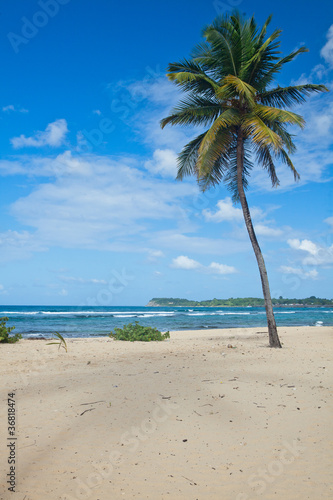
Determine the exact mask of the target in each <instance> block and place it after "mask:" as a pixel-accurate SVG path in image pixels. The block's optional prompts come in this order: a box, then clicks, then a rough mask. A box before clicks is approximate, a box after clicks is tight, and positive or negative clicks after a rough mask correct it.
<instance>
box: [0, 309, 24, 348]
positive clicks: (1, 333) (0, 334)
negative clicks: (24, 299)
mask: <svg viewBox="0 0 333 500" xmlns="http://www.w3.org/2000/svg"><path fill="white" fill-rule="evenodd" d="M7 321H8V318H7V317H5V316H4V317H3V318H0V343H1V344H15V342H18V341H19V340H20V339H21V338H22V335H21V334H20V333H16V334H15V335H12V336H11V337H10V335H9V334H10V332H11V331H13V330H14V329H15V326H7V325H6V322H7Z"/></svg>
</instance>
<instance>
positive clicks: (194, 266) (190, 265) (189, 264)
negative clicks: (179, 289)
mask: <svg viewBox="0 0 333 500" xmlns="http://www.w3.org/2000/svg"><path fill="white" fill-rule="evenodd" d="M170 267H173V268H175V269H186V270H196V271H201V272H206V273H212V274H223V275H225V274H233V273H236V272H237V270H236V268H234V267H232V266H227V265H226V264H219V263H218V262H211V263H210V264H209V265H208V266H204V265H203V264H200V262H198V261H196V260H193V259H190V258H189V257H187V256H186V255H180V256H179V257H176V258H175V259H173V260H172V263H171V265H170Z"/></svg>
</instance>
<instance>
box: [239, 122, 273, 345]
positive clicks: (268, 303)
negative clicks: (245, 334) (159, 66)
mask: <svg viewBox="0 0 333 500" xmlns="http://www.w3.org/2000/svg"><path fill="white" fill-rule="evenodd" d="M243 165H244V142H243V136H242V132H241V131H239V132H238V137H237V188H238V194H239V199H240V202H241V205H242V210H243V215H244V220H245V225H246V229H247V232H248V233H249V237H250V240H251V243H252V247H253V250H254V253H255V256H256V259H257V262H258V267H259V273H260V279H261V285H262V291H263V295H264V300H265V309H266V316H267V325H268V335H269V345H270V347H282V346H281V343H280V340H279V336H278V332H277V328H276V322H275V317H274V313H273V305H272V299H271V293H270V290H269V283H268V277H267V271H266V266H265V261H264V257H263V255H262V253H261V249H260V246H259V243H258V240H257V237H256V234H255V232H254V228H253V224H252V220H251V214H250V210H249V206H248V204H247V199H246V196H245V192H244V187H243V179H242V173H243Z"/></svg>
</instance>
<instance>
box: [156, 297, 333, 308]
mask: <svg viewBox="0 0 333 500" xmlns="http://www.w3.org/2000/svg"><path fill="white" fill-rule="evenodd" d="M272 304H273V306H276V307H279V306H280V307H281V306H303V307H333V299H321V298H319V297H315V296H314V295H312V296H311V297H307V298H305V299H285V298H283V297H281V296H280V297H279V298H278V299H275V298H273V299H272ZM147 306H149V307H249V306H251V307H264V306H265V301H264V299H262V298H259V297H238V298H233V297H230V298H228V299H210V300H189V299H179V298H172V297H169V298H164V297H160V298H157V297H155V298H153V299H151V300H150V301H149V304H147Z"/></svg>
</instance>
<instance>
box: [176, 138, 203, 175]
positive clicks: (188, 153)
mask: <svg viewBox="0 0 333 500" xmlns="http://www.w3.org/2000/svg"><path fill="white" fill-rule="evenodd" d="M204 136H205V134H200V135H199V136H198V137H196V138H195V139H193V140H192V141H190V142H189V143H188V144H186V146H185V147H184V148H183V150H182V151H181V153H180V154H179V156H178V160H177V163H178V173H177V177H176V178H177V179H178V180H180V181H182V180H183V179H184V177H187V176H189V175H193V174H195V173H196V171H197V167H196V164H197V160H198V150H199V147H200V144H201V141H202V139H203V138H204Z"/></svg>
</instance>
